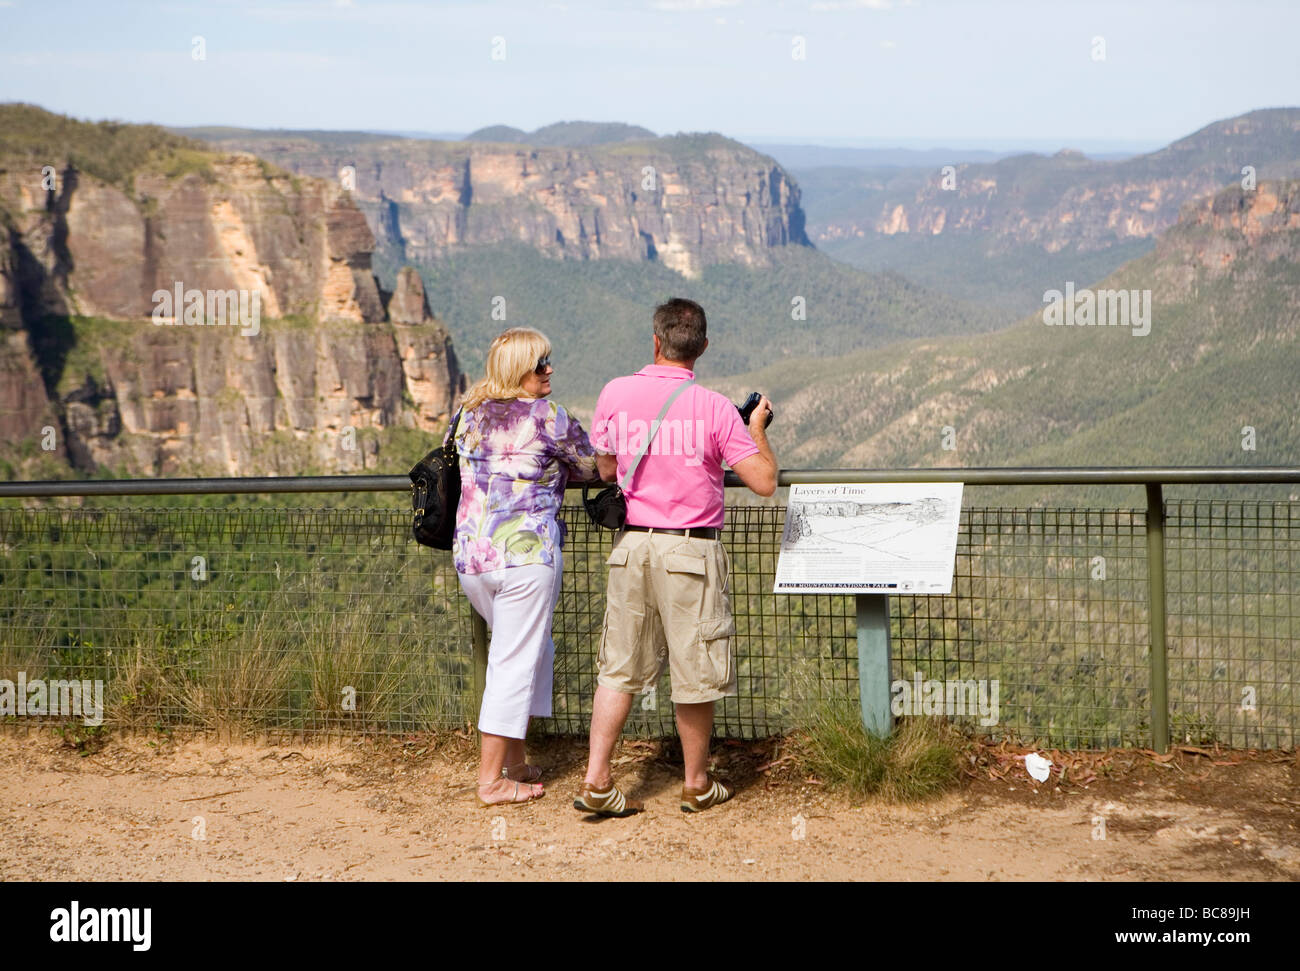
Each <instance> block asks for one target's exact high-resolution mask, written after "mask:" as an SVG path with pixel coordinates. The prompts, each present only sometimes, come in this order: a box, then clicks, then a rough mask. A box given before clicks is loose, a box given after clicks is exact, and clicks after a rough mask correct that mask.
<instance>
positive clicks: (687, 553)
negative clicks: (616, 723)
mask: <svg viewBox="0 0 1300 971" xmlns="http://www.w3.org/2000/svg"><path fill="white" fill-rule="evenodd" d="M606 563H607V564H608V566H609V584H608V587H607V588H606V596H605V625H604V630H603V631H602V632H601V637H600V654H599V656H598V658H597V670H598V672H599V674H598V678H597V682H598V683H599V684H601V685H603V686H604V687H606V688H612V689H613V690H615V691H622V692H625V693H628V694H642V693H644V692H646V691H649V690H650V689H651V688H653V687H654V686H655V685H656V684H658V682H659V676H660V675H661V674H662V673H663V669H664V665H665V664H667V665H668V670H669V676H670V678H671V680H672V690H673V695H672V700H673V701H674V702H676V703H677V704H687V705H689V704H698V703H700V702H705V701H717V700H718V699H719V698H723V697H725V696H727V695H734V694H735V693H736V664H735V660H734V657H733V650H732V643H731V642H732V639H733V638H734V636H735V633H736V623H735V621H734V620H733V619H732V616H731V600H730V598H729V597H728V595H727V594H728V590H729V589H730V588H729V582H728V578H727V573H728V567H729V563H728V559H727V553H726V551H725V550H724V549H723V548H722V543H721V542H720V541H719V540H716V539H697V538H694V537H687V536H674V535H672V534H671V533H640V532H635V533H620V534H619V536H618V539H617V540H615V542H614V549H613V551H612V552H611V553H610V554H609V558H608V559H607V560H606Z"/></svg>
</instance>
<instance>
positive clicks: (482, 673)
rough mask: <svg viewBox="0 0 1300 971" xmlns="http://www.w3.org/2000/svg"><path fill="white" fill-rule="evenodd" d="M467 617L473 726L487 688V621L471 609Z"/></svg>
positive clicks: (476, 721)
mask: <svg viewBox="0 0 1300 971" xmlns="http://www.w3.org/2000/svg"><path fill="white" fill-rule="evenodd" d="M469 616H470V631H471V634H472V637H473V641H474V724H476V725H477V724H478V716H479V709H480V708H482V707H483V689H484V688H486V687H487V663H488V630H487V621H486V620H484V619H483V618H482V617H480V616H479V612H478V611H477V610H475V609H474V608H473V607H471V608H470V609H469Z"/></svg>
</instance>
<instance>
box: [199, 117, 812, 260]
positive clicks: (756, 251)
mask: <svg viewBox="0 0 1300 971" xmlns="http://www.w3.org/2000/svg"><path fill="white" fill-rule="evenodd" d="M197 133H199V134H203V132H197ZM211 137H212V138H213V139H214V141H215V142H216V144H217V145H219V146H220V147H222V148H225V149H242V150H249V151H254V152H256V153H257V155H258V156H259V157H261V158H265V159H268V160H270V161H272V162H274V163H275V164H277V165H280V166H283V167H284V168H286V169H289V170H290V171H293V172H298V173H302V174H306V175H311V176H316V177H318V178H321V179H333V180H335V181H339V180H340V179H346V180H347V181H348V184H353V181H352V180H355V182H354V184H355V188H356V194H357V198H358V200H359V204H360V205H361V207H362V208H363V209H364V210H365V212H366V214H367V217H368V219H369V222H370V226H371V228H372V230H373V231H374V233H375V235H376V237H377V239H379V241H380V243H381V245H383V246H384V247H385V248H386V249H387V250H388V251H390V252H392V253H394V254H397V255H399V256H400V257H401V258H402V259H404V260H409V261H411V262H414V263H426V262H428V261H431V260H434V259H437V258H439V257H442V256H445V255H447V254H448V253H451V252H453V251H455V250H456V249H457V248H458V247H468V246H491V245H495V244H501V243H525V244H527V245H528V246H531V247H533V248H535V249H537V250H539V251H541V252H543V253H546V254H547V255H549V256H552V257H555V258H558V259H579V260H595V259H608V258H615V259H624V260H655V261H659V262H662V263H663V264H664V265H666V266H669V267H671V268H672V269H674V270H677V271H678V272H680V273H682V274H683V275H685V276H688V277H694V276H698V275H699V273H700V271H701V270H702V269H703V267H705V266H709V265H712V264H716V263H738V264H741V265H747V266H763V265H767V264H768V263H769V262H770V250H771V249H772V248H773V247H781V246H790V245H807V244H808V240H807V237H806V235H805V233H804V215H803V210H802V208H801V207H800V204H799V188H798V186H797V185H796V184H795V182H794V181H793V180H792V179H791V178H790V177H789V176H788V175H787V174H786V173H785V171H784V170H783V169H782V168H781V167H780V166H779V165H778V164H777V163H776V162H775V161H773V160H772V159H771V158H768V157H767V156H765V155H761V154H759V153H758V152H755V151H754V150H752V149H750V148H747V147H745V146H744V145H741V144H740V143H738V142H734V141H732V140H730V139H727V138H723V137H722V136H720V135H677V136H671V137H665V138H656V139H647V140H644V141H630V142H623V143H618V144H613V145H592V146H584V147H542V146H524V145H517V144H493V143H478V142H473V143H471V142H436V141H417V140H410V139H391V140H379V139H374V138H370V139H365V140H361V139H359V140H357V141H355V142H352V143H348V142H339V141H337V140H329V141H321V142H317V141H314V140H312V139H310V138H306V137H294V136H292V135H282V134H279V133H266V132H255V131H247V132H242V133H240V134H238V135H236V136H233V137H232V135H231V133H230V132H228V131H219V132H215V133H211Z"/></svg>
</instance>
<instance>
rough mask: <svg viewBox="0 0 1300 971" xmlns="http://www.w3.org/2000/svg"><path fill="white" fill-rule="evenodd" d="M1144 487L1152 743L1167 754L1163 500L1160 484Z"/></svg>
mask: <svg viewBox="0 0 1300 971" xmlns="http://www.w3.org/2000/svg"><path fill="white" fill-rule="evenodd" d="M1146 488H1147V598H1148V606H1147V611H1148V617H1149V621H1148V626H1149V628H1150V631H1151V744H1152V747H1153V748H1154V749H1155V750H1156V751H1157V752H1161V753H1164V752H1167V751H1169V665H1168V654H1167V646H1166V643H1165V500H1164V492H1163V490H1162V488H1161V486H1160V483H1159V482H1148V483H1147V484H1146Z"/></svg>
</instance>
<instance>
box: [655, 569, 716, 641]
mask: <svg viewBox="0 0 1300 971" xmlns="http://www.w3.org/2000/svg"><path fill="white" fill-rule="evenodd" d="M663 564H664V570H665V571H666V572H667V573H668V599H669V600H671V601H672V612H673V616H674V617H675V618H681V619H684V618H688V617H689V618H691V619H692V620H694V619H695V618H696V617H698V616H700V613H701V605H702V604H703V603H704V587H705V583H706V577H707V574H708V569H707V567H706V565H705V562H704V557H703V556H694V555H692V554H690V553H667V554H665V555H664V558H663ZM706 609H707V608H706ZM680 622H681V620H680V619H679V620H678V621H677V623H680ZM686 636H687V637H689V636H690V633H689V629H688V631H687V632H686Z"/></svg>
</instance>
